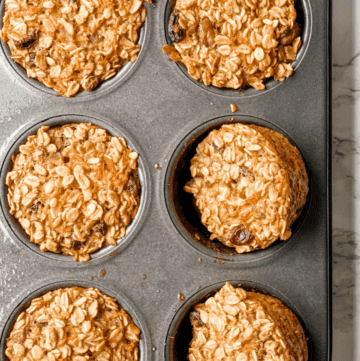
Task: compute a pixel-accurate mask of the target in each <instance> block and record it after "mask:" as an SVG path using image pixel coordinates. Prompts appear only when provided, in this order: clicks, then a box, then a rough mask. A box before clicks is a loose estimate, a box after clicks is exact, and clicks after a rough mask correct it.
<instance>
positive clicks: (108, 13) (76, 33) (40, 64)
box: [1, 0, 146, 97]
mask: <svg viewBox="0 0 360 361" xmlns="http://www.w3.org/2000/svg"><path fill="white" fill-rule="evenodd" d="M145 17H146V9H145V7H144V6H143V0H105V1H99V0H29V1H25V0H5V14H4V18H3V28H2V30H1V38H2V40H3V41H4V42H6V43H7V44H8V46H9V49H10V52H11V58H12V59H13V60H15V61H16V62H17V63H19V64H20V65H21V66H22V67H23V68H25V70H26V73H27V76H28V77H29V78H35V79H37V80H39V81H40V82H42V83H43V84H44V85H46V86H47V87H49V88H53V89H54V90H56V91H57V92H59V93H60V95H62V96H64V97H72V96H74V95H76V94H77V93H78V92H79V91H82V90H86V91H91V90H93V89H94V88H95V87H96V86H97V85H98V84H99V83H100V82H102V81H105V80H108V79H110V78H112V77H113V76H114V75H115V74H116V73H117V72H118V71H119V70H120V69H121V67H122V66H123V65H124V63H126V62H129V61H131V62H134V61H135V60H136V58H137V54H138V52H139V51H140V45H137V41H138V37H139V34H138V32H139V29H140V27H141V25H142V24H143V22H144V21H145Z"/></svg>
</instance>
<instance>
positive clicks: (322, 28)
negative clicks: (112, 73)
mask: <svg viewBox="0 0 360 361" xmlns="http://www.w3.org/2000/svg"><path fill="white" fill-rule="evenodd" d="M170 1H171V0H169V1H168V2H166V1H164V2H158V3H156V4H155V5H153V4H146V8H147V12H148V17H147V20H146V23H145V27H144V28H143V30H142V31H143V34H144V35H142V36H143V38H142V39H143V40H141V41H142V42H143V44H144V46H143V48H142V50H141V53H140V56H139V59H138V60H137V61H136V62H135V64H134V65H133V67H132V68H131V70H130V71H129V72H128V73H127V74H126V75H124V77H123V78H121V72H120V73H119V74H118V76H120V78H121V79H120V80H119V82H117V81H116V79H115V78H116V77H115V78H114V80H113V81H110V82H108V83H104V84H103V85H102V86H101V87H100V88H99V90H96V91H95V92H94V93H89V94H87V93H86V94H85V95H80V96H78V97H76V98H73V99H64V98H60V97H55V96H52V95H50V94H48V91H47V89H45V91H39V90H38V89H36V88H37V87H38V86H41V85H39V84H35V85H33V86H29V82H28V80H27V79H26V80H24V78H23V77H22V76H21V75H20V74H19V72H18V71H15V70H14V64H11V63H9V62H8V60H7V56H6V54H5V53H4V46H5V45H4V44H1V47H2V50H1V49H0V53H1V55H0V63H1V65H0V83H1V84H2V85H3V86H2V92H1V97H0V109H1V112H0V122H2V132H0V144H2V146H1V148H0V157H1V159H0V161H1V172H2V173H1V175H0V176H1V182H2V183H3V186H2V188H1V192H2V193H1V197H0V201H1V209H2V211H1V212H0V227H1V228H0V239H1V254H0V260H1V261H0V274H1V275H2V277H1V278H0V291H1V292H0V330H1V331H0V332H1V342H2V343H1V352H0V360H5V357H4V353H3V351H4V348H3V345H4V342H5V339H6V336H7V332H8V330H9V327H10V326H11V323H12V321H13V320H14V317H15V315H16V314H17V313H18V312H19V311H20V309H21V308H22V307H24V306H26V303H27V302H28V301H29V300H30V298H32V297H33V296H35V295H38V294H41V293H45V292H47V291H48V290H50V289H53V288H54V287H65V286H68V285H79V286H86V287H87V286H89V287H90V286H92V287H98V288H99V289H100V290H101V291H102V292H104V293H108V294H109V295H110V296H113V297H116V298H117V299H118V300H119V303H120V304H121V305H122V306H123V307H124V308H125V309H126V310H127V311H128V312H129V313H130V314H131V316H132V317H133V318H134V321H135V323H136V324H137V326H139V327H140V329H141V331H142V336H141V337H142V338H141V342H142V343H141V357H142V361H145V360H146V361H152V360H153V361H155V360H156V361H177V360H175V358H176V357H175V356H174V354H172V351H171V348H172V347H173V345H172V344H171V342H170V341H171V339H170V336H172V335H173V331H174V329H175V326H176V325H177V322H178V321H179V320H181V319H184V317H186V315H187V313H188V312H189V309H190V308H191V307H192V306H193V305H194V304H195V302H198V301H200V300H201V299H204V298H206V297H208V296H209V294H211V292H214V290H216V289H218V288H219V287H221V285H223V284H224V283H225V281H227V280H230V281H232V283H233V284H239V283H240V284H242V285H247V286H246V287H248V286H250V287H256V288H258V289H260V290H261V291H262V292H269V293H270V294H272V295H273V296H275V297H278V298H279V299H281V300H282V301H283V302H285V303H286V304H287V305H288V306H289V307H290V308H291V309H292V310H293V311H294V312H295V313H296V314H297V315H298V316H299V318H300V320H301V321H302V323H303V325H304V328H305V330H306V332H307V336H308V337H309V347H310V353H311V356H310V357H311V358H310V359H311V360H317V361H325V360H330V358H331V316H330V315H331V256H330V255H331V253H330V252H331V228H330V217H331V202H330V200H331V198H330V195H331V187H330V186H331V184H330V174H331V173H330V157H329V155H330V149H329V147H330V133H331V116H330V99H331V97H330V89H331V78H330V73H329V70H330V69H329V62H330V60H331V59H330V44H329V41H330V25H329V24H330V8H329V7H330V5H329V3H328V2H327V1H325V0H318V1H313V0H302V1H301V4H302V6H303V10H304V24H305V25H306V26H305V28H304V35H305V38H304V40H305V41H304V45H303V49H302V51H301V53H300V55H299V60H298V63H297V65H296V70H295V74H294V75H293V76H292V77H290V78H289V79H287V80H286V81H285V82H283V83H277V82H275V81H270V82H269V83H268V84H267V85H268V89H269V90H270V89H271V91H263V92H261V91H260V92H256V91H253V90H246V91H245V92H244V95H242V94H241V93H239V92H234V91H230V90H225V91H221V90H219V89H216V91H212V90H211V89H205V88H204V87H202V86H201V85H200V86H198V84H196V83H194V82H193V81H189V79H188V76H187V75H184V73H183V72H182V71H179V68H178V65H177V64H175V63H173V62H171V61H169V60H168V56H167V55H166V54H164V53H162V50H161V48H162V46H163V45H164V44H166V25H167V16H168V12H169V6H170ZM299 1H300V0H299ZM1 5H2V6H3V2H2V4H1ZM15 67H16V65H15ZM135 70H136V71H135ZM23 85H25V86H23ZM102 87H103V90H101V88H102ZM105 88H106V89H105ZM254 95H256V96H254ZM231 103H235V104H236V105H237V106H238V108H239V110H238V111H237V112H236V113H235V114H231V112H230V104H231ZM230 118H234V120H229V119H230ZM67 121H69V122H70V121H90V122H93V123H94V124H96V125H99V126H103V127H104V128H105V129H108V130H109V132H110V133H111V134H114V135H122V136H124V138H125V139H126V140H127V142H128V144H129V146H130V147H132V148H133V149H135V150H136V151H138V152H139V154H140V160H141V161H140V167H139V168H140V173H141V183H142V187H143V188H142V200H141V202H142V205H141V208H140V210H139V213H138V215H137V217H136V219H135V221H134V222H133V224H132V226H131V227H129V230H128V234H127V236H126V237H125V239H124V240H123V241H122V242H121V244H119V245H118V246H117V247H108V248H106V249H104V250H102V251H100V252H98V253H97V254H95V255H94V257H93V259H92V260H91V261H90V262H88V263H85V264H79V263H75V262H73V261H72V258H70V257H68V258H67V257H64V256H58V255H52V254H50V253H45V254H43V253H41V254H40V252H39V251H38V250H37V249H36V247H37V246H35V245H32V244H30V243H27V242H26V236H24V234H22V232H21V231H20V230H19V228H18V226H17V224H16V221H14V220H13V219H12V218H11V217H9V214H8V213H7V204H6V199H5V192H6V187H5V186H4V173H5V172H6V170H7V169H8V166H9V160H10V157H11V155H12V154H13V152H14V151H15V149H16V148H17V146H18V145H19V144H20V143H21V142H22V141H24V140H25V138H26V136H28V135H29V134H32V133H34V132H35V131H36V130H37V128H38V127H39V126H41V125H42V124H49V125H56V124H59V123H64V122H67ZM233 121H244V122H251V123H257V124H260V125H264V126H268V127H270V128H272V129H275V130H278V131H280V132H281V133H283V134H284V135H286V136H287V137H288V138H289V140H290V141H291V142H292V143H293V144H295V145H296V146H297V147H298V148H299V150H300V152H301V153H302V155H303V157H304V160H305V163H306V165H307V168H308V173H309V178H310V192H309V197H308V201H307V205H306V209H304V210H303V213H302V215H301V217H300V219H299V220H298V221H297V222H296V224H295V225H294V226H293V236H292V237H291V239H290V240H289V241H288V242H286V243H281V242H280V241H278V242H276V243H275V244H273V245H272V246H270V247H269V248H268V249H266V250H263V251H255V252H253V253H250V254H245V255H233V254H232V253H231V252H228V250H227V249H221V247H220V249H219V248H218V249H216V248H215V249H214V248H212V247H206V245H205V246H204V245H203V244H201V243H199V242H197V240H196V239H194V238H193V237H192V234H193V233H194V232H193V231H189V232H188V231H187V230H186V228H184V227H183V225H182V223H181V222H178V220H177V218H176V215H175V212H174V209H173V206H174V204H176V202H177V201H178V199H176V198H172V189H173V188H172V185H173V184H174V183H173V182H174V177H176V172H174V168H173V166H174V164H176V161H177V159H178V157H179V156H181V154H184V152H185V153H186V152H188V151H189V150H190V151H194V149H193V148H191V147H193V146H194V144H195V143H196V141H198V140H199V139H200V138H198V137H199V136H200V137H201V135H202V134H204V133H205V132H207V131H209V129H210V128H211V127H219V126H221V124H223V123H226V122H233ZM189 154H190V153H189ZM182 166H183V164H182ZM184 169H185V170H186V168H184ZM181 201H182V199H181ZM186 207H188V205H186V204H185V208H186ZM189 212H191V210H190V208H189ZM185 214H187V212H185ZM180 218H181V217H180ZM180 220H181V219H180ZM193 227H195V228H196V227H199V228H200V225H199V224H198V223H195V224H193ZM202 231H204V230H203V229H202V230H201V229H199V232H202ZM205 236H206V234H205V233H204V237H205ZM205 238H206V237H205ZM32 246H34V247H32ZM102 270H105V271H106V274H105V276H104V272H100V271H102ZM199 287H202V288H201V289H199ZM183 296H184V298H185V299H186V300H185V302H184V303H183V302H182V301H183V300H184V298H183ZM187 332H188V331H187ZM179 336H180V333H179ZM187 342H188V341H186V339H185V342H184V343H183V344H181V345H182V346H181V347H182V348H186V343H187ZM179 345H180V344H179ZM184 356H185V355H184V354H182V356H181V357H179V361H180V358H181V360H183V361H185V360H184Z"/></svg>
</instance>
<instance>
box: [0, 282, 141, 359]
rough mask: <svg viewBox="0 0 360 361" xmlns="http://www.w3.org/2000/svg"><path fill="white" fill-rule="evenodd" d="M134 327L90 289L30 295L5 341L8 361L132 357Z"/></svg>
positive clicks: (135, 336) (112, 302)
mask: <svg viewBox="0 0 360 361" xmlns="http://www.w3.org/2000/svg"><path fill="white" fill-rule="evenodd" d="M139 335H140V330H139V329H138V328H137V327H136V326H135V325H134V322H133V320H132V319H131V317H130V316H129V315H128V314H127V313H126V312H125V311H124V310H123V309H122V308H121V307H120V306H119V305H118V304H117V303H116V300H115V299H113V298H110V297H109V296H107V295H105V294H103V293H102V292H100V291H99V290H98V289H96V288H87V289H85V288H80V287H71V288H60V289H57V290H55V291H51V292H48V293H46V294H45V295H43V296H42V297H38V298H35V299H33V300H32V302H31V304H30V306H29V307H28V308H27V309H26V310H25V311H24V312H22V313H21V314H20V315H19V316H18V318H17V319H16V322H15V324H14V326H13V328H12V331H11V333H10V336H9V337H8V339H7V341H6V351H5V354H6V356H7V357H8V358H9V359H10V361H19V360H23V361H38V360H39V361H40V360H43V361H44V360H46V361H56V360H67V361H90V360H97V361H137V360H138V359H139V346H138V345H139Z"/></svg>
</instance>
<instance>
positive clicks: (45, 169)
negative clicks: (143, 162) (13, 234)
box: [6, 123, 141, 262]
mask: <svg viewBox="0 0 360 361" xmlns="http://www.w3.org/2000/svg"><path fill="white" fill-rule="evenodd" d="M137 158H138V153H136V152H134V151H132V150H131V149H129V148H128V147H127V145H126V141H125V140H124V139H123V138H118V137H113V136H110V135H109V134H108V133H107V131H106V130H105V129H101V128H99V127H97V126H95V125H92V124H91V123H69V124H66V125H63V126H55V127H53V128H50V127H49V126H42V127H40V128H39V130H38V131H37V134H36V135H31V136H29V137H28V138H27V142H26V143H25V144H23V145H21V146H20V147H19V152H18V153H17V154H15V155H13V157H12V168H11V170H10V171H9V172H8V173H7V175H6V185H7V200H8V204H9V208H10V210H9V211H10V214H12V215H14V217H15V218H16V219H17V220H18V221H19V223H20V225H21V227H22V228H23V229H24V230H25V232H26V233H27V234H28V235H29V236H30V242H32V243H35V244H37V245H39V248H40V250H41V251H43V252H46V251H49V252H53V253H61V254H64V255H71V256H73V258H74V260H75V261H80V262H86V261H88V260H89V259H90V254H91V253H93V252H95V251H97V250H99V249H101V248H103V247H106V246H107V245H113V246H115V245H116V244H117V240H118V239H120V238H122V237H124V236H125V234H126V228H127V227H128V226H129V225H130V223H131V222H132V220H133V219H134V218H135V216H136V214H137V211H138V208H139V203H140V193H141V189H140V181H139V179H138V169H137Z"/></svg>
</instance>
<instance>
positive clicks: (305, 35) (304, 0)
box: [163, 0, 312, 98]
mask: <svg viewBox="0 0 360 361" xmlns="http://www.w3.org/2000/svg"><path fill="white" fill-rule="evenodd" d="M175 3H176V0H167V3H166V7H165V12H164V41H165V42H164V44H163V45H166V44H168V45H172V44H173V43H172V41H171V39H170V35H169V19H170V15H171V12H172V9H173V8H174V6H175ZM295 9H296V11H297V22H298V23H299V25H300V27H301V30H302V31H301V39H302V42H303V44H302V46H301V48H300V50H299V52H298V54H297V57H296V59H295V61H294V62H293V63H292V66H293V68H294V71H295V72H296V70H297V68H298V67H299V65H300V63H301V62H302V60H303V59H304V57H305V54H306V52H307V49H308V47H309V43H310V39H311V35H312V12H311V5H310V1H309V0H297V1H295ZM163 55H164V56H167V57H168V54H163ZM169 62H171V63H174V62H173V61H171V60H169ZM173 66H176V67H177V68H178V69H179V70H180V71H181V72H182V73H183V74H184V75H185V76H186V78H187V79H188V80H190V81H191V82H192V83H193V84H195V85H197V86H199V87H201V88H202V89H204V90H206V91H208V92H211V93H213V94H216V95H221V96H224V97H237V98H239V97H243V96H245V97H252V96H256V95H261V94H264V93H266V92H268V91H270V90H272V89H275V88H277V87H278V86H279V85H281V84H282V83H284V82H280V81H276V80H274V79H273V78H270V79H268V80H265V81H264V84H265V86H266V88H265V89H264V90H256V89H254V88H247V89H237V90H235V89H228V88H217V87H215V86H213V85H210V86H206V85H205V84H204V83H202V82H200V81H198V80H195V79H193V78H192V77H191V76H190V75H189V74H188V71H187V69H186V66H185V65H184V64H183V63H181V62H177V63H175V64H173ZM295 74H296V73H295ZM292 76H294V75H292ZM292 76H291V77H292ZM291 77H290V78H291ZM287 80H288V79H287ZM287 80H285V82H286V81H287Z"/></svg>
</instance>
